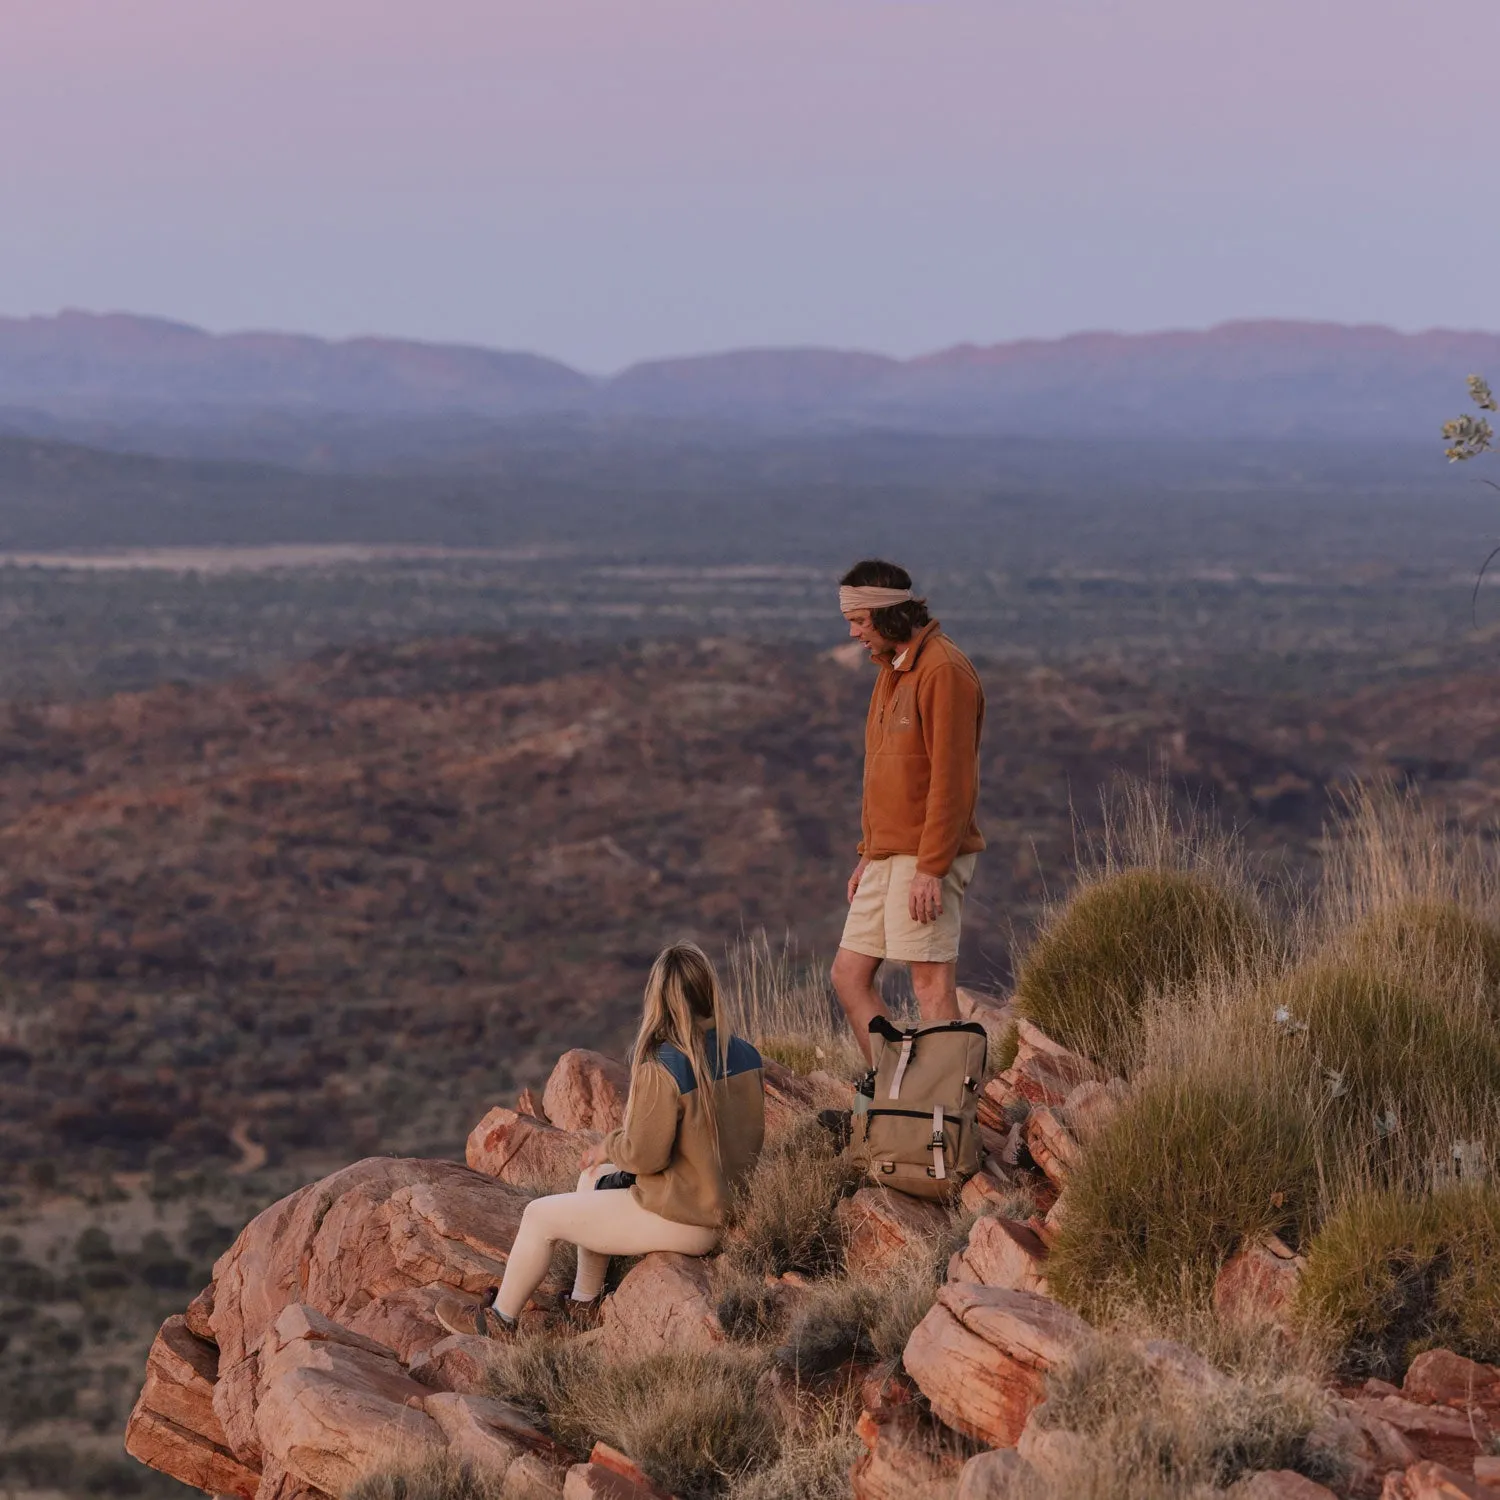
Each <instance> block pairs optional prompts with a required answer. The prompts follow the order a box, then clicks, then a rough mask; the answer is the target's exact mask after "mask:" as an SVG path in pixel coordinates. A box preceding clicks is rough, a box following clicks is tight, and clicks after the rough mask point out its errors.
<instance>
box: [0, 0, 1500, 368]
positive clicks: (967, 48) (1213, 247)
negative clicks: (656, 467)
mask: <svg viewBox="0 0 1500 1500" xmlns="http://www.w3.org/2000/svg"><path fill="white" fill-rule="evenodd" d="M1497 77H1500V11H1497V10H1496V9H1495V8H1494V5H1493V0H1233V3H1229V0H531V3H524V4H523V3H514V0H128V3H126V0H4V5H3V8H0V312H5V313H10V314H20V313H32V312H52V311H55V310H56V309H58V308H60V307H64V306H77V307H87V308H92V309H97V310H116V309H123V310H130V311H139V312H152V313H159V314H162V315H165V316H170V317H176V318H181V319H184V320H187V321H190V322H196V323H201V324H203V325H205V326H207V327H210V328H214V329H230V328H244V327H276V328H287V329H298V330H307V331H310V332H317V333H326V334H333V335H343V334H352V333H366V332H381V333H395V334H405V335H411V336H416V337H425V338H441V339H461V340H468V341H474V342H482V343H489V344H497V345H501V346H504V347H510V348H529V349H535V350H538V351H541V352H545V353H550V354H555V355H558V356H560V357H562V358H565V359H568V360H570V361H572V362H574V363H577V364H579V365H582V366H584V367H586V368H589V369H593V370H600V371H603V370H608V369H612V368H615V367H618V366H620V365H622V364H624V363H626V362H628V361H630V360H632V359H636V358H641V357H645V356H650V355H656V354H667V353H679V352H688V351H696V350H704V349H713V348H724V347H729V346H739V345H768V344H806V343H819V344H834V345H841V346H858V347H865V348H875V349H883V350H887V351H890V352H892V353H898V354H907V353H916V352H919V351H923V350H928V349H933V348H936V347H939V346H942V345H945V344H950V343H954V342H958V341H960V340H975V341H981V342H988V341H993V340H997V339H1004V338H1013V337H1017V336H1023V335H1037V334H1040V335H1047V334H1058V333H1065V332H1070V331H1073V330H1076V329H1081V328H1099V327H1109V328H1121V329H1146V328H1160V327H1168V326H1195V325H1203V324H1206V323H1211V322H1215V321H1218V320H1221V319H1225V318H1231V317H1258V316H1283V317H1314V318H1333V319H1341V320H1350V321H1379V322H1388V323H1394V324H1396V325H1397V326H1399V327H1407V328H1417V327H1426V326H1431V325H1435V324H1443V325H1456V326H1464V327H1475V326H1487V327H1497V326H1500V193H1496V191H1495V190H1494V186H1493V184H1494V177H1495V171H1496V164H1495V159H1494V158H1495V149H1496V148H1495V147H1494V145H1493V144H1492V141H1491V139H1490V136H1491V134H1492V132H1491V125H1492V123H1493V119H1494V99H1495V92H1496V87H1497V83H1496V80H1497Z"/></svg>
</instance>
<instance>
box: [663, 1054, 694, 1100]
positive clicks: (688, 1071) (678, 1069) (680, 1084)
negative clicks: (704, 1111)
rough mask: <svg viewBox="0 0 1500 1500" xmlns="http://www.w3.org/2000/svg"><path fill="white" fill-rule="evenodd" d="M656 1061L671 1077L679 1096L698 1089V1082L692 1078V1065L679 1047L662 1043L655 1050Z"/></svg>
mask: <svg viewBox="0 0 1500 1500" xmlns="http://www.w3.org/2000/svg"><path fill="white" fill-rule="evenodd" d="M656 1060H657V1062H659V1063H660V1064H661V1065H662V1067H664V1068H665V1069H666V1070H667V1072H669V1073H670V1074H671V1075H672V1082H673V1083H675V1084H676V1085H677V1092H678V1093H679V1094H691V1093H692V1091H693V1090H694V1089H695V1088H697V1087H698V1080H697V1079H696V1078H694V1077H693V1065H692V1063H690V1062H689V1061H688V1056H687V1053H686V1052H684V1051H683V1050H682V1049H681V1048H680V1047H677V1046H674V1045H673V1044H672V1043H671V1042H663V1043H662V1044H661V1046H659V1047H658V1048H657V1049H656Z"/></svg>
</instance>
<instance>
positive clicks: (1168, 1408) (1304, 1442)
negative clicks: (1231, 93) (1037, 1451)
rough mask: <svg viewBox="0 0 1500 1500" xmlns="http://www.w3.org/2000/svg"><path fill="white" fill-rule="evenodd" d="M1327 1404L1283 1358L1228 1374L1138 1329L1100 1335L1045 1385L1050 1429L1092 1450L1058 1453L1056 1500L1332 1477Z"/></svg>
mask: <svg viewBox="0 0 1500 1500" xmlns="http://www.w3.org/2000/svg"><path fill="white" fill-rule="evenodd" d="M1152 1322H1153V1323H1154V1320H1152ZM1147 1326H1148V1328H1149V1327H1151V1324H1150V1323H1148V1325H1147ZM1152 1331H1153V1332H1154V1329H1153V1330H1152ZM1324 1405H1325V1398H1324V1396H1323V1393H1322V1391H1321V1389H1320V1387H1319V1385H1318V1383H1317V1380H1316V1379H1315V1378H1314V1376H1313V1375H1312V1374H1311V1373H1309V1372H1305V1371H1302V1370H1298V1369H1296V1368H1288V1367H1286V1363H1285V1362H1284V1361H1269V1360H1263V1361H1259V1362H1257V1363H1256V1364H1255V1365H1253V1366H1252V1367H1251V1368H1248V1369H1238V1370H1230V1371H1226V1370H1223V1369H1218V1368H1211V1367H1210V1366H1209V1365H1207V1364H1203V1365H1198V1364H1195V1363H1194V1362H1193V1361H1192V1360H1191V1358H1189V1359H1188V1360H1187V1361H1185V1362H1182V1363H1179V1362H1177V1361H1173V1360H1163V1359H1161V1358H1159V1357H1153V1354H1152V1352H1151V1348H1150V1345H1149V1344H1148V1342H1147V1340H1146V1338H1145V1337H1142V1336H1141V1335H1140V1334H1137V1333H1135V1332H1133V1331H1132V1330H1131V1329H1130V1328H1129V1327H1128V1326H1127V1327H1124V1328H1121V1329H1118V1330H1115V1329H1111V1330H1108V1331H1105V1332H1102V1333H1100V1334H1097V1335H1096V1336H1095V1337H1094V1338H1093V1339H1092V1340H1091V1341H1089V1342H1088V1343H1087V1344H1085V1345H1084V1346H1083V1348H1082V1349H1080V1350H1079V1351H1078V1352H1077V1354H1076V1355H1075V1356H1074V1357H1073V1358H1072V1359H1071V1360H1070V1361H1069V1362H1068V1363H1066V1364H1064V1365H1063V1366H1062V1367H1061V1368H1059V1369H1057V1370H1056V1371H1054V1373H1053V1374H1052V1376H1051V1377H1050V1379H1049V1380H1048V1382H1047V1404H1046V1406H1045V1407H1043V1408H1042V1410H1041V1412H1040V1413H1039V1419H1040V1424H1041V1425H1042V1426H1043V1427H1044V1428H1056V1429H1062V1430H1064V1431H1067V1432H1070V1433H1077V1434H1079V1435H1080V1436H1081V1437H1082V1438H1083V1440H1084V1441H1082V1442H1075V1443H1070V1444H1068V1445H1066V1446H1065V1447H1064V1448H1063V1449H1062V1450H1061V1452H1060V1453H1059V1455H1058V1463H1057V1465H1056V1466H1055V1467H1054V1468H1053V1469H1052V1471H1051V1472H1049V1474H1048V1480H1049V1481H1050V1482H1049V1483H1048V1485H1047V1486H1046V1489H1045V1497H1046V1500H1064V1497H1066V1500H1195V1497H1198V1496H1201V1495H1203V1494H1205V1493H1206V1492H1210V1491H1211V1492H1212V1493H1215V1494H1218V1493H1222V1487H1223V1486H1226V1485H1231V1484H1233V1483H1234V1482H1235V1481H1236V1480H1238V1479H1239V1478H1241V1477H1242V1476H1243V1475H1245V1474H1247V1473H1253V1472H1255V1471H1257V1470H1266V1469H1269V1470H1283V1469H1291V1470H1294V1471H1296V1472H1299V1473H1302V1474H1305V1475H1308V1476H1309V1477H1312V1478H1314V1479H1317V1480H1322V1481H1325V1482H1326V1481H1330V1480H1334V1479H1336V1478H1337V1477H1339V1474H1338V1465H1337V1463H1336V1462H1335V1461H1334V1459H1333V1456H1332V1455H1330V1454H1329V1453H1327V1452H1325V1451H1323V1450H1321V1449H1320V1447H1319V1446H1318V1444H1317V1441H1316V1436H1315V1434H1316V1428H1317V1423H1318V1419H1319V1417H1320V1416H1321V1415H1322V1412H1323V1409H1324ZM1039 1500H1040V1497H1039Z"/></svg>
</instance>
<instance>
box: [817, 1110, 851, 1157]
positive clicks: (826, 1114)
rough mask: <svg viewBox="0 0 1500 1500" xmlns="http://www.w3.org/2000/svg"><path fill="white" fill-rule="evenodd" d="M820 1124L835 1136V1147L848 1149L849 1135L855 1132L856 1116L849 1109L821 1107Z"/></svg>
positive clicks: (835, 1148) (837, 1149)
mask: <svg viewBox="0 0 1500 1500" xmlns="http://www.w3.org/2000/svg"><path fill="white" fill-rule="evenodd" d="M818 1124H819V1125H821V1126H822V1127H823V1129H824V1130H826V1131H827V1132H828V1134H829V1135H830V1136H832V1137H833V1149H834V1150H835V1151H844V1150H847V1149H848V1146H849V1137H850V1136H851V1135H853V1134H854V1116H853V1115H852V1114H851V1113H850V1112H849V1111H848V1110H847V1109H820V1110H819V1111H818Z"/></svg>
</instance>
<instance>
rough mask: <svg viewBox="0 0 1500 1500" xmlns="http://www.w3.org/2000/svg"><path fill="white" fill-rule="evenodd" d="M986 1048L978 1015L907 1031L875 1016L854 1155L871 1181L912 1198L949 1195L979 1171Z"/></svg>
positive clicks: (852, 1138) (851, 1146)
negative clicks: (970, 1019) (979, 1118)
mask: <svg viewBox="0 0 1500 1500" xmlns="http://www.w3.org/2000/svg"><path fill="white" fill-rule="evenodd" d="M987 1048H988V1038H987V1037H986V1035H985V1030H984V1027H983V1026H981V1025H979V1023H978V1022H977V1021H935V1022H932V1023H931V1024H929V1025H925V1026H912V1027H908V1028H907V1029H905V1030H898V1029H897V1027H895V1026H893V1025H892V1024H891V1022H890V1021H888V1020H887V1019H886V1018H885V1017H884V1016H877V1017H876V1018H875V1019H874V1020H873V1021H871V1022H870V1050H871V1053H872V1055H873V1062H874V1067H873V1068H872V1069H871V1070H870V1073H869V1075H868V1077H867V1078H866V1079H865V1081H864V1084H863V1086H862V1088H861V1094H862V1095H863V1098H858V1097H857V1098H856V1100H855V1104H856V1109H855V1113H854V1121H853V1132H852V1134H851V1136H850V1140H849V1154H850V1156H851V1157H852V1158H853V1160H854V1161H855V1162H857V1163H858V1164H859V1165H860V1166H861V1167H862V1168H863V1169H864V1171H865V1172H866V1173H867V1174H868V1175H869V1177H870V1180H871V1181H872V1182H878V1183H879V1184H880V1185H881V1186H882V1187H888V1188H893V1189H894V1190H895V1191H896V1192H898V1193H907V1194H909V1195H910V1196H911V1197H913V1198H950V1197H953V1196H955V1195H956V1194H957V1193H958V1191H959V1189H960V1188H961V1187H962V1186H963V1185H964V1183H965V1182H967V1181H968V1180H969V1178H971V1177H972V1176H973V1175H974V1174H975V1173H976V1172H977V1171H978V1170H979V1160H980V1155H981V1152H980V1146H979V1120H978V1110H979V1094H980V1090H982V1089H983V1088H984V1061H985V1054H986V1051H987ZM861 1104H863V1105H864V1108H863V1109H860V1108H859V1107H858V1106H859V1105H861Z"/></svg>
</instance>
